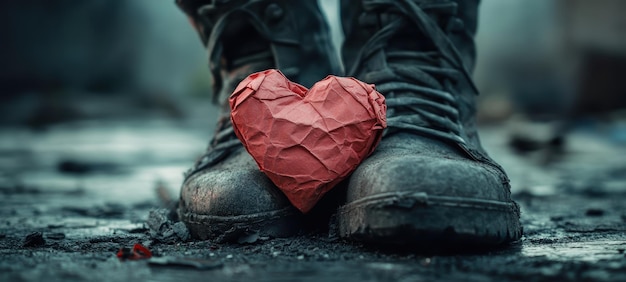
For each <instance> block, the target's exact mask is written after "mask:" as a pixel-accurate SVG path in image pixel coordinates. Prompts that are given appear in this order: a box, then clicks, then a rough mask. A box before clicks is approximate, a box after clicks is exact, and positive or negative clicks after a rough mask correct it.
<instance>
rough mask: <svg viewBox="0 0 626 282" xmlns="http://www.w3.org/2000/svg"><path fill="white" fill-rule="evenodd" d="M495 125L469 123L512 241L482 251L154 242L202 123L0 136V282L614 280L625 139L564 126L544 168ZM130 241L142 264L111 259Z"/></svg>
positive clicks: (313, 237) (620, 262) (623, 218)
mask: <svg viewBox="0 0 626 282" xmlns="http://www.w3.org/2000/svg"><path fill="white" fill-rule="evenodd" d="M507 128H508V127H507V126H505V125H503V126H494V127H485V128H482V129H481V137H482V140H483V144H484V145H485V147H486V148H487V150H488V151H489V152H490V154H491V155H492V156H493V157H494V159H496V160H497V161H499V162H500V163H501V164H502V165H503V166H504V167H505V168H506V169H507V171H508V173H509V174H510V177H511V183H512V186H513V191H512V192H513V197H514V199H515V200H516V201H517V202H518V203H519V204H520V205H521V208H522V224H523V226H524V234H525V235H524V237H523V238H522V240H521V241H520V242H517V243H515V244H512V245H510V246H506V247H503V248H501V249H495V250H487V251H481V252H479V251H476V250H469V249H468V250H458V252H450V251H447V252H431V251H426V250H415V249H413V250H398V249H387V248H384V247H380V246H364V245H362V244H359V243H351V242H347V241H343V240H341V239H339V238H337V237H335V236H332V234H330V235H329V233H328V232H327V231H319V230H317V231H311V232H310V233H306V234H302V235H300V236H298V237H294V238H259V237H254V236H253V237H247V238H244V240H240V242H241V243H236V242H235V243H222V242H217V241H211V240H209V241H183V240H180V239H178V240H172V239H170V240H163V239H162V238H161V239H160V240H159V239H157V238H156V237H155V236H154V234H151V231H150V228H149V226H148V224H147V223H146V221H147V220H148V215H149V214H150V211H152V210H154V209H156V208H163V207H164V204H165V205H167V203H166V202H168V201H173V200H175V199H176V197H177V192H178V188H179V185H180V183H181V181H182V173H183V171H184V170H186V169H187V168H188V166H190V165H191V163H192V161H193V160H194V158H195V157H196V156H197V155H198V154H200V153H201V150H202V149H203V148H204V147H205V145H206V144H205V142H206V140H207V139H208V137H209V134H210V129H207V128H206V127H205V126H204V123H198V122H185V121H170V120H135V121H124V122H121V121H118V122H116V121H109V122H74V123H66V124H62V125H56V126H52V127H50V128H48V129H46V130H43V131H32V130H29V129H26V128H20V127H12V128H0V168H1V169H0V281H39V280H46V281H83V280H107V281H110V280H125V281H144V280H151V281H179V280H182V279H185V280H192V279H202V280H212V281H229V280H258V281H275V280H298V281H321V280H342V281H381V280H383V281H387V280H389V281H421V280H424V281H431V280H446V281H449V280H466V281H501V280H523V281H561V280H563V281H626V254H625V251H624V250H625V249H626V204H625V202H626V160H625V156H626V146H625V144H623V143H616V142H611V141H610V140H608V139H607V138H605V136H603V135H602V134H601V133H598V132H585V131H582V132H581V131H575V132H573V133H572V134H571V136H570V137H569V138H568V139H567V145H566V147H565V148H566V149H565V151H564V152H563V153H562V154H560V156H559V158H556V159H554V160H552V161H551V162H549V163H545V162H543V161H542V160H543V159H544V157H543V155H542V154H543V153H542V152H534V153H529V154H526V155H518V154H515V153H513V151H512V150H511V149H510V147H509V145H508V144H509V143H508V142H509V134H508V129H507ZM168 197H170V198H168ZM172 199H173V200H172ZM170 235H171V234H170ZM136 243H139V244H143V245H144V246H146V247H148V248H149V249H150V250H151V251H152V253H153V255H154V257H153V259H151V260H120V259H118V258H117V256H116V253H117V252H118V251H119V250H120V248H123V247H127V248H130V247H132V246H133V245H134V244H136Z"/></svg>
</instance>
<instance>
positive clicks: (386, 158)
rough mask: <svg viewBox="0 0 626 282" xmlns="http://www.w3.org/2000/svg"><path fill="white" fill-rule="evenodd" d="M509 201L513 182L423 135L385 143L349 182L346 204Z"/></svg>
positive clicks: (404, 135) (396, 137) (405, 135)
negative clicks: (410, 198) (392, 197)
mask: <svg viewBox="0 0 626 282" xmlns="http://www.w3.org/2000/svg"><path fill="white" fill-rule="evenodd" d="M406 191H411V192H424V193H426V194H427V195H437V196H452V197H467V198H477V199H486V200H498V201H507V202H508V201H510V192H509V185H508V178H507V177H506V176H505V175H504V174H502V173H501V172H500V171H499V170H497V169H495V168H494V167H492V166H489V165H486V164H484V163H482V162H477V161H474V160H471V159H468V158H467V157H466V156H465V155H464V154H462V153H461V152H460V151H459V150H458V149H456V147H452V146H450V145H447V144H445V143H442V142H440V141H437V140H433V139H430V138H427V137H422V136H419V135H414V134H408V133H399V134H395V135H392V136H389V137H386V138H384V139H383V140H382V141H381V143H380V145H379V147H378V148H377V149H376V151H375V152H374V154H372V155H371V156H370V157H369V158H368V159H366V160H365V161H364V162H363V163H362V164H361V165H360V166H359V167H358V168H357V170H356V171H355V172H354V173H353V174H352V176H351V178H350V183H349V188H348V195H347V202H348V203H349V202H352V201H355V200H358V199H361V198H363V197H367V196H372V195H376V194H380V193H387V192H406Z"/></svg>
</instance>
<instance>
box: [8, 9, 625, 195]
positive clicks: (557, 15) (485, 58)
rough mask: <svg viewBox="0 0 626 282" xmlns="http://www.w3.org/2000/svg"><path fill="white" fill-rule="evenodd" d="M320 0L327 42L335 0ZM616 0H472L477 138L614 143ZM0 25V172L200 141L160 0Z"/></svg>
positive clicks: (169, 158)
mask: <svg viewBox="0 0 626 282" xmlns="http://www.w3.org/2000/svg"><path fill="white" fill-rule="evenodd" d="M320 2H321V3H322V6H323V7H324V10H325V12H326V15H327V17H328V19H329V22H330V23H331V26H332V29H333V39H334V43H335V45H336V47H337V48H339V46H340V44H341V40H342V34H341V32H340V30H341V28H340V26H339V23H338V22H339V21H338V11H337V7H336V5H337V1H333V0H320ZM623 11H626V1H621V0H595V1H588V0H587V1H585V0H483V1H482V5H481V7H480V18H479V19H480V21H479V31H478V34H477V37H476V42H477V45H478V61H477V66H476V69H475V72H474V75H475V79H476V84H477V85H478V87H479V89H480V90H481V92H482V94H481V96H479V114H478V120H479V122H480V124H481V125H483V126H484V127H485V128H495V129H494V131H487V132H486V133H485V134H486V136H487V137H486V138H484V139H485V140H486V143H487V146H486V147H487V148H488V150H490V151H496V153H497V150H498V148H495V149H492V148H493V147H494V146H491V145H489V143H494V144H500V145H502V146H509V147H510V148H509V149H512V150H513V151H516V152H521V153H526V152H529V151H537V150H542V149H543V148H544V147H558V148H561V147H562V146H564V145H563V144H564V143H565V139H566V138H565V136H567V135H569V134H570V132H572V131H577V132H580V131H583V132H588V133H589V134H590V135H592V136H593V138H594V139H595V140H602V142H608V143H611V144H617V145H618V146H622V147H623V146H624V145H626V114H625V113H624V108H626V93H625V92H626V87H624V86H623V84H622V81H624V80H625V79H626V17H625V16H624V14H623ZM0 38H2V42H1V43H0V62H1V63H0V112H1V113H2V114H1V115H0V167H1V168H2V170H3V173H2V174H0V186H3V185H4V186H6V187H13V186H14V184H15V183H17V184H20V185H27V184H28V185H34V186H37V185H43V184H42V183H45V185H46V186H54V185H55V183H57V184H58V185H57V186H58V187H68V186H72V187H74V186H81V187H82V186H90V187H103V189H105V188H104V187H106V189H105V190H106V191H109V190H110V189H112V188H111V187H112V186H115V187H118V186H119V187H126V188H123V189H122V188H120V189H122V190H121V191H124V190H125V189H127V188H128V185H129V184H128V183H144V184H145V185H152V183H154V182H159V183H169V185H170V186H178V185H179V183H180V181H181V179H182V176H181V173H182V171H183V170H184V168H186V167H188V166H189V165H190V164H191V162H192V160H193V159H194V158H195V157H196V156H197V155H198V154H200V153H201V152H202V151H203V149H204V148H205V146H206V141H207V140H208V138H209V136H210V135H211V133H212V127H213V124H214V123H215V120H214V119H215V116H216V114H217V113H216V107H215V106H212V105H211V104H210V100H211V99H210V81H209V74H208V70H207V58H206V57H207V56H206V53H205V51H204V50H203V47H202V44H201V43H200V40H199V38H198V36H197V35H196V33H195V32H194V30H193V29H192V28H191V27H190V25H189V24H188V22H187V20H186V18H185V16H184V15H183V13H182V12H181V11H179V10H178V9H177V7H176V6H175V4H174V1H173V0H167V1H154V0H133V1H126V0H90V1H79V0H54V1H50V0H23V1H2V2H0ZM490 132H492V133H490ZM489 136H498V138H500V139H497V138H496V139H494V138H491V139H490V137H489ZM502 138H504V139H502ZM493 140H496V141H493ZM497 140H500V141H497ZM584 146H587V145H584ZM496 158H497V157H496ZM497 159H498V158H497ZM503 162H505V163H506V161H503ZM511 163H512V164H511V165H509V166H507V165H506V164H505V167H507V168H508V167H514V166H515V164H514V163H513V161H511ZM137 165H148V166H150V165H153V166H154V167H152V168H148V169H145V170H140V171H139V172H138V173H133V174H131V176H128V177H134V178H133V179H134V180H129V178H124V177H116V179H117V180H116V181H117V182H116V183H117V184H115V185H114V184H112V182H111V181H112V180H111V178H110V177H108V178H107V177H102V178H101V179H99V180H93V181H92V180H89V181H91V182H88V183H87V182H85V181H87V180H84V179H85V178H80V177H79V178H75V177H74V178H71V177H70V178H68V177H61V176H58V177H57V175H58V172H62V173H64V174H70V175H83V174H85V173H90V172H92V171H98V172H103V173H105V174H107V175H108V174H110V173H114V174H115V175H118V174H117V173H119V172H124V171H127V169H126V168H128V167H134V166H137ZM164 167H165V168H164ZM29 171H30V172H29ZM33 171H34V172H33ZM135 172H137V171H136V170H135ZM28 173H35V175H29V174H28ZM118 176H119V175H118ZM77 179H78V180H77ZM90 179H92V178H90ZM133 181H134V182H133ZM3 183H5V184H3ZM6 183H9V184H6ZM86 183H87V184H86ZM12 185H13V186H12ZM133 185H135V184H133ZM176 188H177V187H176ZM59 189H60V188H59ZM107 189H108V190H107ZM143 196H145V194H140V195H138V196H137V197H138V198H141V197H143Z"/></svg>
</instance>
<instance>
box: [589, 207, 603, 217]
mask: <svg viewBox="0 0 626 282" xmlns="http://www.w3.org/2000/svg"><path fill="white" fill-rule="evenodd" d="M585 215H586V216H603V215H604V210H601V209H588V210H587V212H586V213H585Z"/></svg>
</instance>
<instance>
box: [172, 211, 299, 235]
mask: <svg viewBox="0 0 626 282" xmlns="http://www.w3.org/2000/svg"><path fill="white" fill-rule="evenodd" d="M178 216H179V218H180V220H181V221H182V222H184V223H185V225H186V226H187V228H188V229H189V232H190V234H191V236H192V238H195V239H201V240H207V239H211V240H216V241H217V242H230V241H234V242H237V241H238V240H239V239H240V238H242V237H244V236H248V235H250V234H256V235H258V237H277V238H281V237H291V236H295V235H298V234H299V233H300V232H301V229H302V228H301V221H302V220H301V217H302V215H300V214H298V213H296V212H295V211H294V209H293V208H292V207H285V208H283V209H280V210H275V211H269V212H262V213H256V214H247V215H238V216H212V215H203V214H197V213H193V212H189V211H185V210H184V209H183V208H182V207H179V208H178Z"/></svg>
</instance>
